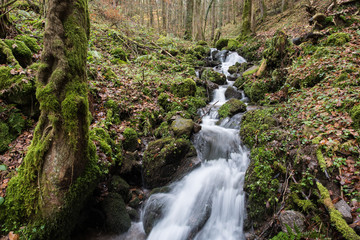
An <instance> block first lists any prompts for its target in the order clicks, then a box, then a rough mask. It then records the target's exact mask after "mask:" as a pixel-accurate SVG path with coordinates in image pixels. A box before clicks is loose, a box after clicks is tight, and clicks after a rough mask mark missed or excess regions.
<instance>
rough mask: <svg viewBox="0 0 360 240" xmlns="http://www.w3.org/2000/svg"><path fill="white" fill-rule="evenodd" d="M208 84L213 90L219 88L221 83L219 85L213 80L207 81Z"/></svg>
mask: <svg viewBox="0 0 360 240" xmlns="http://www.w3.org/2000/svg"><path fill="white" fill-rule="evenodd" d="M206 86H207V88H208V89H209V90H210V91H213V90H215V89H218V88H219V85H217V84H216V83H213V82H211V81H206Z"/></svg>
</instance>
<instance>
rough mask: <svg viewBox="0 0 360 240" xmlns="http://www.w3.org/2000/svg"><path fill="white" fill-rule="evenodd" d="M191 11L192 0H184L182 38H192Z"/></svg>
mask: <svg viewBox="0 0 360 240" xmlns="http://www.w3.org/2000/svg"><path fill="white" fill-rule="evenodd" d="M193 11H194V0H186V19H185V34H184V39H186V40H191V39H192V31H193Z"/></svg>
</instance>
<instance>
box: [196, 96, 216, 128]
mask: <svg viewBox="0 0 360 240" xmlns="http://www.w3.org/2000/svg"><path fill="white" fill-rule="evenodd" d="M218 102H219V101H216V102H215V103H214V104H213V105H211V106H210V107H209V110H208V111H206V112H205V113H204V114H203V115H201V116H200V118H199V119H198V120H197V121H196V123H200V121H201V119H202V118H203V117H204V116H205V115H207V114H208V113H209V112H210V111H211V109H212V108H213V107H214V106H215V105H216V104H217V103H218Z"/></svg>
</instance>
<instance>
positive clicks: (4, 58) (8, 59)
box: [0, 39, 20, 79]
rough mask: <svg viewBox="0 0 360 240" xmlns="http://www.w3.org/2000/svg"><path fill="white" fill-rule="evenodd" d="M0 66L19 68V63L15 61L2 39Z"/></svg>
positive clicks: (0, 43)
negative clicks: (8, 65) (6, 65)
mask: <svg viewBox="0 0 360 240" xmlns="http://www.w3.org/2000/svg"><path fill="white" fill-rule="evenodd" d="M0 64H10V65H12V66H14V67H16V68H19V67H20V65H19V62H18V61H17V60H16V59H15V57H14V54H13V53H12V51H11V48H10V47H9V46H8V45H6V43H5V42H4V41H3V40H2V39H0ZM1 79H4V78H1Z"/></svg>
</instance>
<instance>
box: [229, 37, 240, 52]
mask: <svg viewBox="0 0 360 240" xmlns="http://www.w3.org/2000/svg"><path fill="white" fill-rule="evenodd" d="M239 46H240V43H239V42H238V41H237V40H235V39H229V41H228V43H227V46H226V49H227V50H229V51H235V50H236V49H238V48H239Z"/></svg>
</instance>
